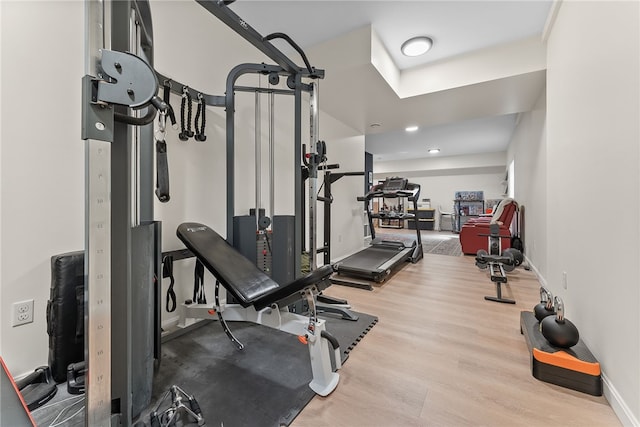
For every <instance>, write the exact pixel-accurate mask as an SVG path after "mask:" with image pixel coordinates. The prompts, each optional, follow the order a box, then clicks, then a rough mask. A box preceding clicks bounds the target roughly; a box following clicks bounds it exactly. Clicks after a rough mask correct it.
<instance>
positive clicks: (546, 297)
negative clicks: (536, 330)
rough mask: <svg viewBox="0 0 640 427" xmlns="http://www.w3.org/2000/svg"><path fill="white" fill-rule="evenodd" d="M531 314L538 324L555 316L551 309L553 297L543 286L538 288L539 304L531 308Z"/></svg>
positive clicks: (552, 308)
mask: <svg viewBox="0 0 640 427" xmlns="http://www.w3.org/2000/svg"><path fill="white" fill-rule="evenodd" d="M533 314H534V316H536V319H538V322H542V319H544V318H545V317H547V316H552V315H554V314H556V312H555V310H554V307H553V295H551V292H549V291H548V290H547V289H546V288H545V287H544V286H540V304H536V306H535V307H533Z"/></svg>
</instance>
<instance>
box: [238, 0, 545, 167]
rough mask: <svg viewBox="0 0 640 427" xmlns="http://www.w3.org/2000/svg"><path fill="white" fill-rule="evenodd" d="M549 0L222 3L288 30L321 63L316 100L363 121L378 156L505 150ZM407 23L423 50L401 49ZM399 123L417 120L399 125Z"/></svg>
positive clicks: (532, 81)
mask: <svg viewBox="0 0 640 427" xmlns="http://www.w3.org/2000/svg"><path fill="white" fill-rule="evenodd" d="M551 3H552V1H551V0H534V1H526V0H518V1H483V0H472V1H462V0H460V1H458V0H454V1H452V0H448V1H432V0H423V1H418V0H414V1H398V0H394V1H360V0H357V1H331V0H325V1H313V0H297V1H268V0H260V1H251V0H238V1H237V2H235V3H233V4H231V5H230V8H231V9H232V10H234V12H236V13H237V14H238V15H239V16H240V17H242V18H243V19H244V20H246V22H248V23H249V24H250V25H251V26H252V27H253V28H255V29H256V30H257V31H258V32H259V33H261V34H263V35H266V34H270V33H273V32H284V33H287V34H288V35H289V36H290V37H291V38H292V39H293V40H295V41H296V42H297V43H298V44H299V45H300V46H301V47H302V48H303V49H304V50H305V52H306V53H307V56H308V57H309V60H310V62H311V63H312V65H314V66H317V67H318V68H323V69H325V70H326V77H325V79H324V80H323V81H322V82H321V83H320V105H321V108H322V110H323V111H325V112H326V113H327V114H329V115H331V116H333V117H334V118H335V119H337V120H339V121H340V122H342V123H344V124H346V125H347V126H348V127H349V128H351V129H352V130H353V131H354V133H355V134H363V133H364V134H365V135H366V138H365V141H366V150H367V151H368V152H370V153H372V154H373V155H374V159H375V160H377V161H387V160H399V159H415V158H423V157H429V156H456V155H465V154H476V153H487V152H500V151H505V150H506V148H507V146H508V143H509V141H510V139H511V135H512V133H513V130H514V129H515V126H516V122H517V117H518V113H521V112H525V111H530V110H531V109H532V108H533V106H534V104H535V101H536V100H537V98H538V97H539V96H540V94H541V92H542V90H543V89H544V85H545V68H546V67H545V64H544V45H543V42H542V34H543V31H544V27H545V23H546V21H547V16H548V14H549V10H550V7H551ZM417 35H427V36H429V37H431V38H432V39H433V40H434V46H433V48H432V50H431V51H429V52H428V53H427V54H425V55H423V56H421V57H415V58H408V57H405V56H403V55H402V54H401V53H400V45H401V44H402V42H403V41H404V40H406V39H408V38H410V37H413V36H417ZM273 43H274V45H276V46H277V47H278V48H279V49H281V50H282V51H284V52H286V53H287V54H288V55H290V57H291V58H292V59H294V60H295V61H296V62H298V63H300V64H301V63H302V61H301V60H298V59H297V58H298V56H297V54H296V53H295V52H293V51H292V50H291V49H290V48H289V47H288V46H287V45H286V44H284V42H281V41H278V40H275V41H274V42H273ZM372 125H373V126H372ZM409 125H417V126H419V130H418V131H415V132H411V133H407V132H405V131H404V128H405V127H406V126H409ZM428 148H440V150H441V151H440V153H438V154H428V153H427V152H426V150H427V149H428Z"/></svg>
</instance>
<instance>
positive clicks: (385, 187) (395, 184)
mask: <svg viewBox="0 0 640 427" xmlns="http://www.w3.org/2000/svg"><path fill="white" fill-rule="evenodd" d="M408 182H409V180H408V179H407V178H398V177H393V178H387V179H386V180H385V181H384V183H383V184H382V192H383V193H384V194H397V193H398V191H401V190H405V189H406V188H407V184H408Z"/></svg>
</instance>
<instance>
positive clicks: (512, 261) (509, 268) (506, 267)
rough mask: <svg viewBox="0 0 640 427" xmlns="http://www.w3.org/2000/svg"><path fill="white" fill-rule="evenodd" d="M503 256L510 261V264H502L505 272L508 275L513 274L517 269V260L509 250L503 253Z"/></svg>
mask: <svg viewBox="0 0 640 427" xmlns="http://www.w3.org/2000/svg"><path fill="white" fill-rule="evenodd" d="M501 256H503V257H506V258H509V259H510V261H509V262H503V263H502V268H504V271H506V272H507V273H510V272H512V271H513V270H515V269H516V260H515V258H514V256H513V252H509V251H508V250H504V251H502V254H501Z"/></svg>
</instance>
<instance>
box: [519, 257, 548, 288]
mask: <svg viewBox="0 0 640 427" xmlns="http://www.w3.org/2000/svg"><path fill="white" fill-rule="evenodd" d="M524 260H525V262H526V263H527V265H528V266H529V268H530V269H531V271H533V273H534V274H535V275H536V277H537V278H538V281H539V282H540V285H541V286H544V287H545V288H546V287H547V281H546V280H545V278H544V277H543V276H542V274H540V271H539V270H538V268H537V267H536V266H535V264H534V263H532V262H531V260H530V259H529V258H527V256H526V255H525V256H524Z"/></svg>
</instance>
